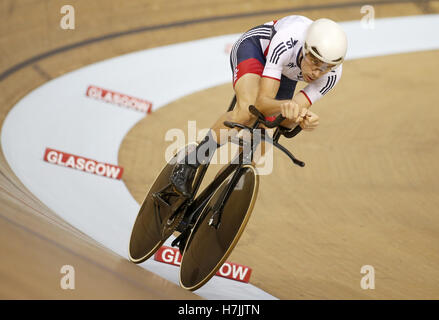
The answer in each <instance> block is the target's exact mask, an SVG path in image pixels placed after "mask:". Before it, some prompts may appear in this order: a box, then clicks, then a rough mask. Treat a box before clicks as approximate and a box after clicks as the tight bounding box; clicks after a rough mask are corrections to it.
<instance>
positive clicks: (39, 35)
mask: <svg viewBox="0 0 439 320" xmlns="http://www.w3.org/2000/svg"><path fill="white" fill-rule="evenodd" d="M71 4H72V5H74V7H75V10H76V29H75V30H70V31H65V30H61V29H60V27H59V21H60V18H61V14H60V7H61V5H60V2H59V1H55V0H53V1H30V0H28V1H16V0H3V1H1V2H0V8H1V11H0V26H1V28H0V41H1V43H0V50H1V60H0V73H1V76H0V92H1V94H0V101H1V104H0V106H1V109H0V110H1V111H0V121H1V123H3V120H4V119H5V117H6V115H7V113H8V111H9V110H10V109H11V108H12V107H13V106H14V104H15V103H17V101H19V100H20V99H21V98H22V97H23V96H25V95H26V94H27V93H29V92H30V91H32V90H33V89H35V88H36V87H38V86H40V85H42V84H43V83H45V82H47V81H48V80H50V79H53V78H56V77H58V76H60V75H62V74H65V73H67V72H69V71H73V70H75V69H78V68H80V67H82V66H85V65H88V64H91V63H94V62H98V61H101V60H104V59H107V58H110V57H114V56H118V55H121V54H125V53H129V52H133V51H136V50H142V49H147V48H152V47H156V46H161V45H166V44H171V43H176V42H182V41H188V40H194V39H200V38H205V37H210V36H217V35H222V34H229V33H239V32H243V31H245V30H247V29H249V28H250V27H252V26H255V25H257V24H260V23H263V22H266V21H269V20H271V19H275V18H280V17H282V16H285V15H288V14H303V15H306V16H309V17H310V18H312V19H316V18H319V17H322V16H325V17H329V18H332V19H335V20H337V21H346V20H356V19H361V13H360V8H361V5H362V4H363V3H361V2H358V3H355V2H354V1H347V0H320V1H315V2H313V3H312V4H311V5H310V4H309V2H308V1H304V0H300V1H294V2H291V1H286V0H279V1H263V0H255V1H251V2H250V1H218V0H209V1H199V0H185V1H177V0H167V1H162V0H151V1H140V0H130V1H123V2H122V1H116V0H94V1H82V0H75V1H72V3H71ZM368 4H372V5H374V8H375V13H376V17H391V16H404V15H418V14H426V13H438V12H439V2H438V1H418V2H417V1H385V2H380V1H372V2H369V3H368ZM106 35H111V36H110V37H104V36H106ZM438 58H439V55H438V52H437V51H428V52H419V53H410V54H399V55H393V56H384V57H377V58H369V59H360V60H355V61H347V62H346V63H345V64H344V70H343V71H344V73H343V78H342V80H341V81H340V83H339V84H338V85H337V87H336V89H335V90H334V91H333V92H331V94H329V95H328V96H326V97H325V98H324V99H322V100H321V101H320V102H318V103H317V104H316V105H315V106H313V107H312V110H313V111H314V112H316V113H318V114H319V115H320V117H321V125H320V127H319V128H318V129H317V130H316V131H314V132H312V133H303V134H301V135H300V136H298V137H297V139H295V140H294V141H287V142H285V141H284V142H285V144H286V145H287V146H288V147H290V148H291V149H292V150H293V152H294V153H295V154H296V155H297V156H298V157H299V158H303V160H305V161H306V163H307V166H306V167H305V168H304V169H300V168H298V167H295V166H293V165H292V164H291V163H290V162H289V160H288V159H286V157H284V156H283V155H281V154H280V153H276V154H275V170H274V172H273V174H271V175H269V176H263V177H261V185H260V188H259V192H260V193H259V198H258V201H257V203H256V207H255V210H254V212H253V215H252V218H251V220H250V222H249V225H248V228H247V229H246V231H245V233H244V234H243V236H242V238H241V241H240V242H239V243H238V245H237V247H236V249H235V251H234V252H233V253H232V256H231V257H230V258H229V260H230V261H234V262H237V263H241V264H244V265H248V266H251V267H252V268H253V274H252V280H251V283H253V284H254V285H256V286H258V287H260V288H262V289H264V290H265V291H267V292H269V293H270V294H272V295H274V296H276V297H278V298H281V299H385V298H387V299H429V298H434V299H438V298H439V271H438V265H439V216H438V207H439V197H438V195H437V192H438V190H439V182H438V173H439V164H438V161H437V158H438V157H439V129H438V126H437V123H438V121H439V111H438V110H437V104H438V98H437V91H436V90H437V86H438V80H437V70H439V62H438V61H439V59H438ZM182 81H184V78H183V76H182ZM231 97H232V88H231V85H230V84H228V85H224V86H219V87H216V88H211V89H209V90H205V91H203V92H198V93H195V94H192V95H190V96H187V97H185V98H183V99H180V100H179V101H175V102H173V103H172V104H170V105H169V106H167V107H166V108H162V109H159V110H158V111H157V112H154V113H153V114H151V115H150V116H148V117H146V118H144V119H143V120H142V121H141V122H139V123H138V124H137V125H136V126H135V127H134V128H133V129H132V130H131V131H130V132H129V134H128V135H127V136H126V138H125V140H124V141H123V143H122V146H121V149H120V153H119V164H120V165H121V166H123V167H124V168H125V173H124V175H125V178H124V182H125V184H126V185H127V187H128V189H129V190H130V191H131V193H132V194H133V196H134V197H135V199H136V200H137V201H139V202H140V201H141V200H143V197H144V193H145V191H146V190H145V187H148V186H149V185H150V184H151V182H152V180H151V179H153V178H154V177H155V175H156V172H157V170H158V169H159V168H161V167H162V166H163V157H161V156H159V157H156V156H148V157H145V154H148V152H150V151H151V150H152V149H153V150H154V154H160V152H164V150H165V149H166V145H165V144H164V143H163V141H164V133H165V132H166V131H167V130H168V129H169V128H184V129H185V128H186V127H187V120H196V121H197V127H198V128H205V127H209V126H210V125H211V124H212V123H213V122H214V120H215V119H216V117H217V116H219V115H220V114H221V113H222V112H223V111H224V110H225V108H226V106H227V105H228V103H229V101H230V99H231ZM164 124H165V125H164ZM23 130H26V128H23ZM150 154H151V153H150ZM161 154H163V153H161ZM0 169H1V174H0V197H1V200H0V201H1V202H0V208H1V210H0V254H1V258H0V298H3V299H16V298H22V299H23V298H24V299H28V298H29V299H41V298H42V299H47V298H49V299H51V298H56V299H76V298H80V299H84V298H85V299H88V298H92V299H93V298H98V299H99V298H102V299H107V298H116V299H119V298H121V299H125V298H127V299H194V298H198V297H197V296H196V295H194V294H192V293H189V292H186V291H184V290H183V289H181V288H179V287H178V286H176V285H174V284H171V283H169V282H167V281H166V280H164V279H162V278H160V277H158V276H156V275H153V274H151V273H149V272H147V271H146V270H144V269H143V268H141V267H139V266H136V265H134V264H132V263H130V262H128V261H127V260H126V259H125V258H124V257H120V256H117V255H115V254H114V253H112V252H110V251H109V250H106V249H105V248H103V247H102V246H101V245H99V244H98V243H96V242H95V241H94V240H92V239H90V238H89V237H87V236H86V235H84V234H83V233H81V232H80V231H78V230H76V229H75V228H73V227H71V226H69V225H68V224H67V223H65V222H63V221H62V219H60V218H59V217H58V216H57V215H56V214H55V213H54V212H51V211H50V210H49V209H48V208H47V207H46V206H45V205H44V204H42V203H41V202H40V201H39V200H38V199H36V198H35V197H34V196H33V195H32V194H31V193H30V192H29V191H28V190H26V188H25V187H24V186H23V185H22V184H21V182H20V181H19V180H18V179H17V178H16V177H15V175H14V173H13V172H12V171H11V169H10V168H9V166H8V164H7V163H6V161H5V159H4V157H3V155H1V160H0ZM214 169H215V168H212V171H211V172H210V173H209V174H214V172H213V170H214ZM66 264H70V265H74V266H75V269H76V270H77V278H78V280H77V288H76V289H75V290H61V289H60V284H59V282H60V278H61V276H62V275H61V274H60V268H61V266H62V265H66ZM363 265H372V266H373V267H374V268H375V272H376V279H375V285H376V288H375V290H362V289H361V287H360V280H361V277H362V276H363V275H362V274H361V273H360V269H361V267H362V266H363ZM78 273H80V276H79V275H78ZM79 284H80V285H79Z"/></svg>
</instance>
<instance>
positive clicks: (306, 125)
mask: <svg viewBox="0 0 439 320" xmlns="http://www.w3.org/2000/svg"><path fill="white" fill-rule="evenodd" d="M307 111H308V112H307V113H306V115H305V117H304V118H303V120H302V121H301V122H300V126H301V127H302V129H303V130H308V131H311V130H314V129H315V128H316V127H317V126H318V125H319V116H318V115H317V114H315V113H314V112H311V111H309V110H307Z"/></svg>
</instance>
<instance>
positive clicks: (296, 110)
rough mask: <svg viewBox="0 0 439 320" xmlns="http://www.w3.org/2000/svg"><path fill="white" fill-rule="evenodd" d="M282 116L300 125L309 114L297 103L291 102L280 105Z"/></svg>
mask: <svg viewBox="0 0 439 320" xmlns="http://www.w3.org/2000/svg"><path fill="white" fill-rule="evenodd" d="M280 110H281V113H282V115H283V116H284V117H285V118H287V119H288V120H290V121H293V122H295V123H299V122H301V121H302V120H303V118H304V117H305V115H306V113H307V109H306V108H301V107H300V106H299V105H298V104H297V103H296V102H295V101H293V100H291V101H288V102H284V103H282V104H281V105H280Z"/></svg>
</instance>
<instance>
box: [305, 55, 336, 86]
mask: <svg viewBox="0 0 439 320" xmlns="http://www.w3.org/2000/svg"><path fill="white" fill-rule="evenodd" d="M334 67H335V66H334V65H332V64H327V63H325V62H323V61H320V60H319V59H317V58H316V57H314V56H313V55H312V54H311V53H307V54H305V55H304V58H303V59H302V74H303V79H304V80H305V81H306V82H312V81H314V80H316V79H317V78H320V77H321V76H322V75H324V74H326V73H328V72H329V71H331V69H332V68H334Z"/></svg>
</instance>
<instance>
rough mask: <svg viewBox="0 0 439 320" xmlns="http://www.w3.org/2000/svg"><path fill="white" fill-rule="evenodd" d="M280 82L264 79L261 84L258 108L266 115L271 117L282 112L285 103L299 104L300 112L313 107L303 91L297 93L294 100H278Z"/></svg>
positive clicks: (257, 102)
mask: <svg viewBox="0 0 439 320" xmlns="http://www.w3.org/2000/svg"><path fill="white" fill-rule="evenodd" d="M279 85H280V82H279V80H277V79H272V78H268V77H262V78H261V81H260V83H259V92H258V97H257V99H256V108H258V109H259V110H261V112H263V113H264V114H266V115H271V114H275V113H280V112H281V106H282V104H284V103H287V102H292V103H294V104H297V105H298V107H299V110H302V109H303V108H307V109H308V108H309V107H310V106H311V102H310V100H309V99H308V98H307V97H306V94H305V93H304V92H302V91H300V92H298V93H296V94H295V95H294V97H293V99H292V100H276V99H275V98H276V94H277V91H278V90H279Z"/></svg>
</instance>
